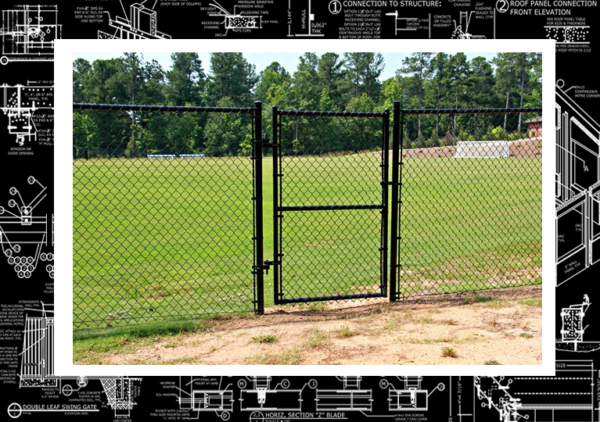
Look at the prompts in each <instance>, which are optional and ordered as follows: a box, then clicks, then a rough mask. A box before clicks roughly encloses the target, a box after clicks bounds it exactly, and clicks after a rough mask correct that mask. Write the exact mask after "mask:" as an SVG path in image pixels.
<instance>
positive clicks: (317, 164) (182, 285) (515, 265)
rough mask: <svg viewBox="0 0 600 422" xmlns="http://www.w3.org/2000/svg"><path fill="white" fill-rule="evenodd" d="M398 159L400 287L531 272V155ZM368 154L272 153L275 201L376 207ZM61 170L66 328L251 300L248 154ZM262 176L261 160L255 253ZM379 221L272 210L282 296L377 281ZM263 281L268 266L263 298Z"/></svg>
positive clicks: (366, 286)
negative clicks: (69, 190)
mask: <svg viewBox="0 0 600 422" xmlns="http://www.w3.org/2000/svg"><path fill="white" fill-rule="evenodd" d="M404 161H405V166H404V170H403V173H404V174H403V176H404V178H403V180H404V185H403V210H402V224H403V232H402V243H401V247H402V259H401V261H402V264H403V267H402V272H401V276H402V281H401V285H402V292H403V293H404V294H405V295H412V294H419V293H433V292H436V291H459V290H461V291H462V290H478V289H481V288H485V287H493V286H490V285H489V283H490V282H493V283H494V286H496V287H498V286H504V285H506V286H513V285H518V284H536V283H540V282H541V277H540V275H541V245H542V242H541V236H542V230H541V228H542V225H541V210H542V208H541V205H542V202H541V169H542V162H541V159H533V158H532V159H511V160H507V159H485V158H482V159H452V158H439V159H421V158H412V159H405V160H404ZM379 162H380V157H379V156H377V154H373V153H365V154H357V155H352V156H343V157H339V156H338V157H319V158H317V157H300V158H286V159H285V160H284V166H283V169H282V172H283V173H284V178H283V189H284V196H283V198H284V205H331V204H347V203H350V204H354V203H369V204H375V203H378V202H379V201H380V192H381V185H380V168H379ZM73 169H74V233H73V236H74V321H75V324H77V323H80V324H81V325H80V327H95V326H98V327H106V326H107V324H110V325H113V324H114V325H117V324H122V323H123V322H127V321H129V320H130V319H132V318H135V319H136V321H144V320H150V321H156V320H162V319H177V318H182V319H185V318H189V317H190V316H194V315H201V314H206V313H212V314H214V313H220V312H243V311H249V310H252V309H253V304H252V300H253V297H254V293H253V275H252V265H253V244H252V236H253V228H252V201H251V197H252V168H251V160H250V159H249V158H205V159H202V160H148V159H137V160H128V159H110V160H101V159H93V160H87V161H83V160H78V161H75V162H74V167H73ZM271 174H272V162H271V159H270V158H266V159H265V160H264V182H265V183H264V188H265V195H264V196H265V209H264V212H265V217H266V218H265V259H272V256H273V243H272V235H271V233H272V212H273V208H272V186H271V185H270V184H271ZM286 193H288V194H287V195H286ZM292 193H293V194H292ZM380 219H381V215H380V211H379V210H360V211H352V212H350V211H343V212H338V211H336V212H335V213H334V212H324V211H317V212H314V214H310V213H293V212H290V213H286V215H285V216H284V220H283V221H284V222H283V235H284V237H283V239H284V240H283V247H284V254H285V257H284V264H283V268H282V271H283V275H284V283H285V289H286V290H285V292H286V294H289V295H292V296H302V295H308V294H311V295H312V294H323V293H325V294H333V293H343V294H349V293H350V294H351V293H364V292H374V291H377V290H378V284H379V267H380V261H379V260H380V253H379V250H378V248H379V246H380V231H379V230H380ZM390 282H392V281H390ZM272 291H273V277H272V275H271V274H269V275H268V276H266V277H265V298H266V305H267V306H268V305H270V304H272Z"/></svg>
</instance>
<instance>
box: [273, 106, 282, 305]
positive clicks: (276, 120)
mask: <svg viewBox="0 0 600 422" xmlns="http://www.w3.org/2000/svg"><path fill="white" fill-rule="evenodd" d="M272 150H273V303H275V304H276V305H277V304H279V299H280V297H279V294H280V292H279V262H281V261H280V260H281V257H280V251H279V212H280V210H279V165H278V164H279V163H278V161H277V160H278V159H279V157H278V155H279V113H278V111H277V106H273V148H272Z"/></svg>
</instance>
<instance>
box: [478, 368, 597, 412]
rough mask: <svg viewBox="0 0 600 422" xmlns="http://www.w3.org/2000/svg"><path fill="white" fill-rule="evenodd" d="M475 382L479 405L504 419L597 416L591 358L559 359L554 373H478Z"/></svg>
mask: <svg viewBox="0 0 600 422" xmlns="http://www.w3.org/2000/svg"><path fill="white" fill-rule="evenodd" d="M474 385H475V391H476V397H477V401H478V403H479V404H480V406H481V407H482V408H486V409H490V410H493V411H494V413H495V414H496V415H497V419H496V420H498V421H501V422H523V421H528V422H542V421H553V422H572V421H580V422H582V421H593V420H594V394H595V378H594V365H593V362H592V361H557V362H556V376H553V377H520V376H514V377H507V376H498V377H477V376H476V377H474ZM482 416H483V415H482ZM475 420H477V418H475Z"/></svg>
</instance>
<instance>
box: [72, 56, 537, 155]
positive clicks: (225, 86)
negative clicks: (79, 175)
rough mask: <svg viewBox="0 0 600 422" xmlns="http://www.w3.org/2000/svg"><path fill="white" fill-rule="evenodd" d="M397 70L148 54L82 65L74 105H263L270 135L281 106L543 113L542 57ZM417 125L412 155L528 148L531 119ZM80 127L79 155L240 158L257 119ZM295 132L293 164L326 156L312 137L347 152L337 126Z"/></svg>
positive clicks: (115, 117)
mask: <svg viewBox="0 0 600 422" xmlns="http://www.w3.org/2000/svg"><path fill="white" fill-rule="evenodd" d="M388 65H396V66H398V67H397V70H396V71H395V75H394V76H393V77H390V78H388V79H385V80H381V79H382V78H381V75H382V73H383V70H384V68H385V66H386V63H385V62H384V58H383V56H382V55H381V54H380V53H344V54H338V53H333V52H330V53H324V54H322V55H320V56H319V55H317V54H315V53H305V54H303V55H302V56H301V57H300V60H299V64H298V66H297V68H296V69H295V70H294V71H293V72H289V71H288V70H286V69H285V68H284V67H283V66H282V65H281V64H279V63H278V62H277V61H274V62H272V63H271V64H270V65H269V66H267V67H266V68H265V69H264V70H263V71H261V72H260V73H258V74H257V72H256V67H255V66H254V65H253V64H252V63H249V62H248V61H247V60H246V58H245V57H244V56H243V55H242V54H241V53H211V55H210V60H209V63H203V62H202V61H201V60H200V58H199V56H198V54H196V53H173V54H171V67H170V68H169V69H164V68H163V67H162V66H161V65H160V63H158V62H157V61H156V60H145V59H144V57H143V55H142V54H140V53H125V54H123V55H122V56H121V57H118V58H113V59H108V60H95V61H93V62H92V63H90V62H89V61H87V60H85V59H81V58H79V59H76V60H75V61H74V63H73V101H74V102H85V103H103V104H152V105H157V104H160V105H174V106H186V105H189V106H209V107H249V106H251V105H252V103H253V102H254V101H262V102H263V109H264V110H265V119H264V124H263V126H264V130H265V133H271V130H272V127H271V124H272V121H271V118H270V115H269V113H270V110H271V106H272V105H277V106H278V107H279V109H299V110H332V111H344V110H347V111H383V110H385V109H390V110H391V109H392V108H393V103H394V101H400V103H401V107H402V108H406V109H408V108H435V109H459V108H514V107H532V106H535V107H538V106H541V92H542V86H541V55H540V54H537V53H498V54H497V55H496V56H495V57H494V58H493V59H492V60H487V59H486V58H484V57H474V58H472V59H468V58H467V56H466V55H465V54H464V53H456V54H448V53H413V54H411V55H409V56H407V57H405V58H404V59H403V60H402V62H401V63H397V64H388ZM413 117H414V118H411V119H407V120H406V121H405V127H404V130H405V133H406V134H407V136H405V147H406V148H411V147H426V146H439V145H444V144H447V142H448V138H449V136H448V134H451V135H452V136H453V137H456V136H458V133H459V132H461V131H463V132H465V131H466V132H469V133H470V137H471V139H486V136H487V137H488V138H490V139H491V137H492V136H499V135H498V134H499V133H502V135H503V136H504V135H505V134H507V133H510V132H515V133H516V135H513V136H514V137H518V136H520V134H521V132H525V131H526V128H525V124H524V118H523V116H521V115H515V116H509V115H504V116H502V118H501V119H500V120H498V119H495V120H491V119H480V120H479V122H478V121H477V119H473V118H472V117H471V118H468V117H465V116H462V115H447V114H437V115H426V116H421V115H418V116H413ZM73 119H74V120H73V130H74V146H75V147H76V150H77V151H82V150H84V149H85V150H88V151H89V150H95V151H102V153H101V154H103V155H105V156H112V155H115V156H116V155H125V156H141V155H145V154H147V153H160V152H163V153H169V152H170V153H203V154H206V155H212V156H234V155H247V154H249V153H250V151H251V139H252V135H251V133H252V131H251V117H250V116H249V115H247V114H243V113H240V114H221V113H162V112H139V111H137V112H126V111H86V112H77V111H76V112H75V113H74V117H73ZM300 123H303V124H300ZM285 124H286V125H289V127H288V128H287V129H290V130H287V131H286V130H285V129H286V128H284V130H283V133H290V134H291V135H290V136H292V137H293V138H294V139H292V140H290V142H289V143H287V144H286V143H284V146H285V148H284V151H283V152H284V153H306V152H311V151H315V148H316V147H315V146H314V145H311V142H312V141H311V140H310V139H312V138H317V137H316V136H312V135H310V134H314V133H317V132H318V134H319V136H318V139H315V142H319V148H321V150H323V145H324V146H325V147H324V148H325V149H327V148H329V150H331V151H334V150H344V149H345V148H347V147H346V146H345V145H344V143H343V142H339V138H340V137H339V134H338V135H336V134H335V133H331V132H332V131H333V129H334V128H332V127H331V122H327V120H326V119H313V120H311V121H307V120H306V118H301V117H298V118H296V119H288V120H286V121H285ZM353 124H355V125H356V123H353ZM473 125H474V126H473ZM292 126H293V130H292ZM319 129H321V130H319ZM329 129H332V130H329ZM363 131H364V130H363ZM311 137H312V138H311ZM328 137H331V139H330V142H329V140H328ZM370 142H371V144H369V142H367V143H361V147H362V148H371V147H376V146H377V145H375V144H376V143H377V142H379V141H378V140H377V139H375V138H374V140H373V141H370ZM328 145H329V146H328ZM86 153H88V152H86Z"/></svg>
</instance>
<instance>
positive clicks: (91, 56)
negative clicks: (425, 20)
mask: <svg viewBox="0 0 600 422" xmlns="http://www.w3.org/2000/svg"><path fill="white" fill-rule="evenodd" d="M121 54H122V53H120V52H117V53H94V52H85V53H74V55H73V56H74V58H79V57H81V58H83V59H86V60H88V61H90V62H92V61H94V60H96V59H110V58H114V57H119V56H120V55H121ZM243 54H244V57H245V58H246V60H248V61H249V62H250V63H253V64H254V65H255V66H256V72H257V73H260V72H261V71H262V70H263V69H264V68H265V67H267V66H268V65H269V64H271V63H272V62H274V61H277V62H279V64H281V65H282V66H283V67H284V68H285V69H286V70H287V71H288V72H290V73H294V71H295V70H296V67H297V66H298V62H299V57H300V56H301V54H300V53H243ZM382 54H383V58H384V59H385V69H384V71H383V73H382V75H381V78H380V79H381V80H385V79H388V78H390V77H392V76H394V73H395V71H396V69H398V68H400V67H401V63H402V59H403V58H404V57H406V56H408V55H409V54H408V53H382ZM465 54H466V55H467V57H468V58H469V59H471V58H473V57H477V56H483V57H485V58H486V59H488V60H491V59H492V58H493V57H494V56H495V55H496V53H465ZM170 55H171V53H144V57H145V58H146V60H152V59H156V60H157V61H158V62H159V63H160V64H161V65H162V67H163V68H165V69H169V68H170V67H171V59H170ZM198 55H199V56H200V60H202V67H204V70H205V71H207V72H208V70H209V68H210V60H209V57H210V53H198ZM340 55H341V53H340Z"/></svg>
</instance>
